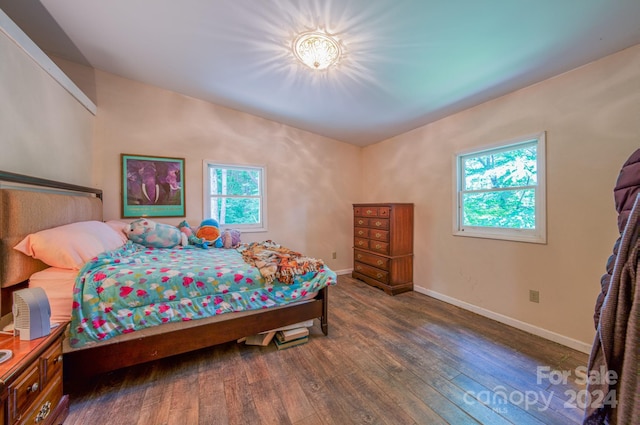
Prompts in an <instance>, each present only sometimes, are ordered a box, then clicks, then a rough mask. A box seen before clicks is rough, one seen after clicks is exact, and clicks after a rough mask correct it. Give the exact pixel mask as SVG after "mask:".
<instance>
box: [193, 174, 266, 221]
mask: <svg viewBox="0 0 640 425" xmlns="http://www.w3.org/2000/svg"><path fill="white" fill-rule="evenodd" d="M265 180H266V170H265V168H264V167H258V166H248V165H227V164H216V163H212V162H207V161H205V163H204V184H203V187H204V202H203V204H204V217H205V218H215V219H216V220H218V223H220V227H233V228H237V229H241V230H243V231H245V232H250V231H264V230H267V223H266V191H265V187H264V182H265Z"/></svg>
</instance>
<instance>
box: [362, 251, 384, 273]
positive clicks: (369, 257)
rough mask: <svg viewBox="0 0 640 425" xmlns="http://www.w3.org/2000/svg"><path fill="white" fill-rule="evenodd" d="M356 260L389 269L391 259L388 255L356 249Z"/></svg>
mask: <svg viewBox="0 0 640 425" xmlns="http://www.w3.org/2000/svg"><path fill="white" fill-rule="evenodd" d="M354 257H355V258H354V260H355V261H358V262H360V263H365V264H368V265H370V266H374V267H377V268H379V269H382V270H389V259H388V258H386V257H380V256H378V255H374V254H371V253H368V252H364V251H359V250H357V249H356V250H355V255H354Z"/></svg>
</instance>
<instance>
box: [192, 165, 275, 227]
mask: <svg viewBox="0 0 640 425" xmlns="http://www.w3.org/2000/svg"><path fill="white" fill-rule="evenodd" d="M209 167H214V168H215V167H218V168H227V169H230V168H235V169H240V170H247V169H254V170H259V171H260V221H261V224H256V225H252V224H221V225H220V228H221V229H229V228H234V229H238V230H241V231H242V232H243V233H257V232H266V231H268V226H267V184H266V182H267V167H266V166H265V165H256V164H229V163H222V162H218V161H211V160H206V159H205V160H203V161H202V217H205V218H209V217H210V214H211V211H210V208H211V190H210V189H211V187H210V184H211V182H210V181H209Z"/></svg>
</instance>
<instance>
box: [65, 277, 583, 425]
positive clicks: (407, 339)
mask: <svg viewBox="0 0 640 425" xmlns="http://www.w3.org/2000/svg"><path fill="white" fill-rule="evenodd" d="M586 364H587V355H586V354H583V353H580V352H577V351H575V350H572V349H570V348H567V347H564V346H562V345H559V344H556V343H553V342H549V341H547V340H544V339H542V338H539V337H536V336H533V335H530V334H527V333H525V332H522V331H519V330H516V329H513V328H510V327H508V326H506V325H503V324H500V323H497V322H495V321H492V320H490V319H486V318H484V317H481V316H478V315H475V314H473V313H469V312H467V311H465V310H462V309H459V308H456V307H453V306H451V305H449V304H446V303H443V302H441V301H438V300H435V299H432V298H430V297H427V296H425V295H422V294H418V293H415V292H408V293H404V294H400V295H396V296H394V297H391V296H389V295H386V294H385V293H384V292H382V291H380V290H378V289H375V288H372V287H370V286H367V285H366V284H364V283H362V282H359V281H356V280H353V279H351V278H350V277H347V276H340V278H339V283H338V285H337V286H335V287H332V288H331V290H330V307H329V336H327V337H325V336H324V335H322V333H321V331H320V329H319V325H317V324H316V326H314V327H313V328H312V331H311V337H310V341H309V342H308V343H307V344H305V345H300V346H297V347H292V348H289V349H286V350H281V351H278V350H277V349H276V347H275V346H274V345H273V344H270V345H269V346H267V347H256V346H246V345H244V344H237V343H235V342H234V343H227V344H223V345H219V346H216V347H213V348H210V349H205V350H201V351H198V352H195V353H189V354H186V355H181V356H176V357H173V358H170V359H165V360H160V361H156V362H153V363H148V364H146V365H142V366H138V367H132V368H128V369H125V370H120V371H116V372H113V373H110V374H107V375H103V376H102V377H100V378H99V379H94V380H92V381H90V382H87V383H85V384H84V385H82V386H75V387H73V388H71V387H67V388H65V391H69V392H70V397H71V398H70V413H69V416H68V418H67V420H66V421H65V422H64V424H65V425H86V424H117V425H128V424H137V425H158V424H167V425H172V424H176V425H191V424H203V425H204V424H206V425H210V424H296V425H303V424H304V425H309V424H337V425H344V424H352V423H356V424H357V423H362V424H446V423H449V424H456V425H457V424H477V423H481V424H492V425H493V424H518V425H523V424H572V423H579V422H580V420H581V418H582V410H581V409H580V408H577V407H571V406H572V405H575V403H576V402H579V401H580V398H581V396H580V394H581V393H580V391H582V390H584V389H585V387H584V385H580V380H579V379H578V377H579V376H578V375H577V373H579V371H580V369H579V367H584V366H586ZM577 368H578V369H577ZM561 373H564V374H565V375H567V374H568V375H569V376H567V379H564V380H563V379H560V377H561ZM563 381H564V382H563ZM582 395H584V394H582Z"/></svg>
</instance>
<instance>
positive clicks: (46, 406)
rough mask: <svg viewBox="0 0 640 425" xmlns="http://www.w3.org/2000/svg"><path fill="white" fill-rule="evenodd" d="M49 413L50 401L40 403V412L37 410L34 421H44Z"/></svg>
mask: <svg viewBox="0 0 640 425" xmlns="http://www.w3.org/2000/svg"><path fill="white" fill-rule="evenodd" d="M49 413H51V402H50V401H47V402H46V403H45V404H43V405H42V408H41V409H40V412H38V416H36V423H38V422H42V421H44V420H45V419H46V418H47V416H49Z"/></svg>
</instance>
